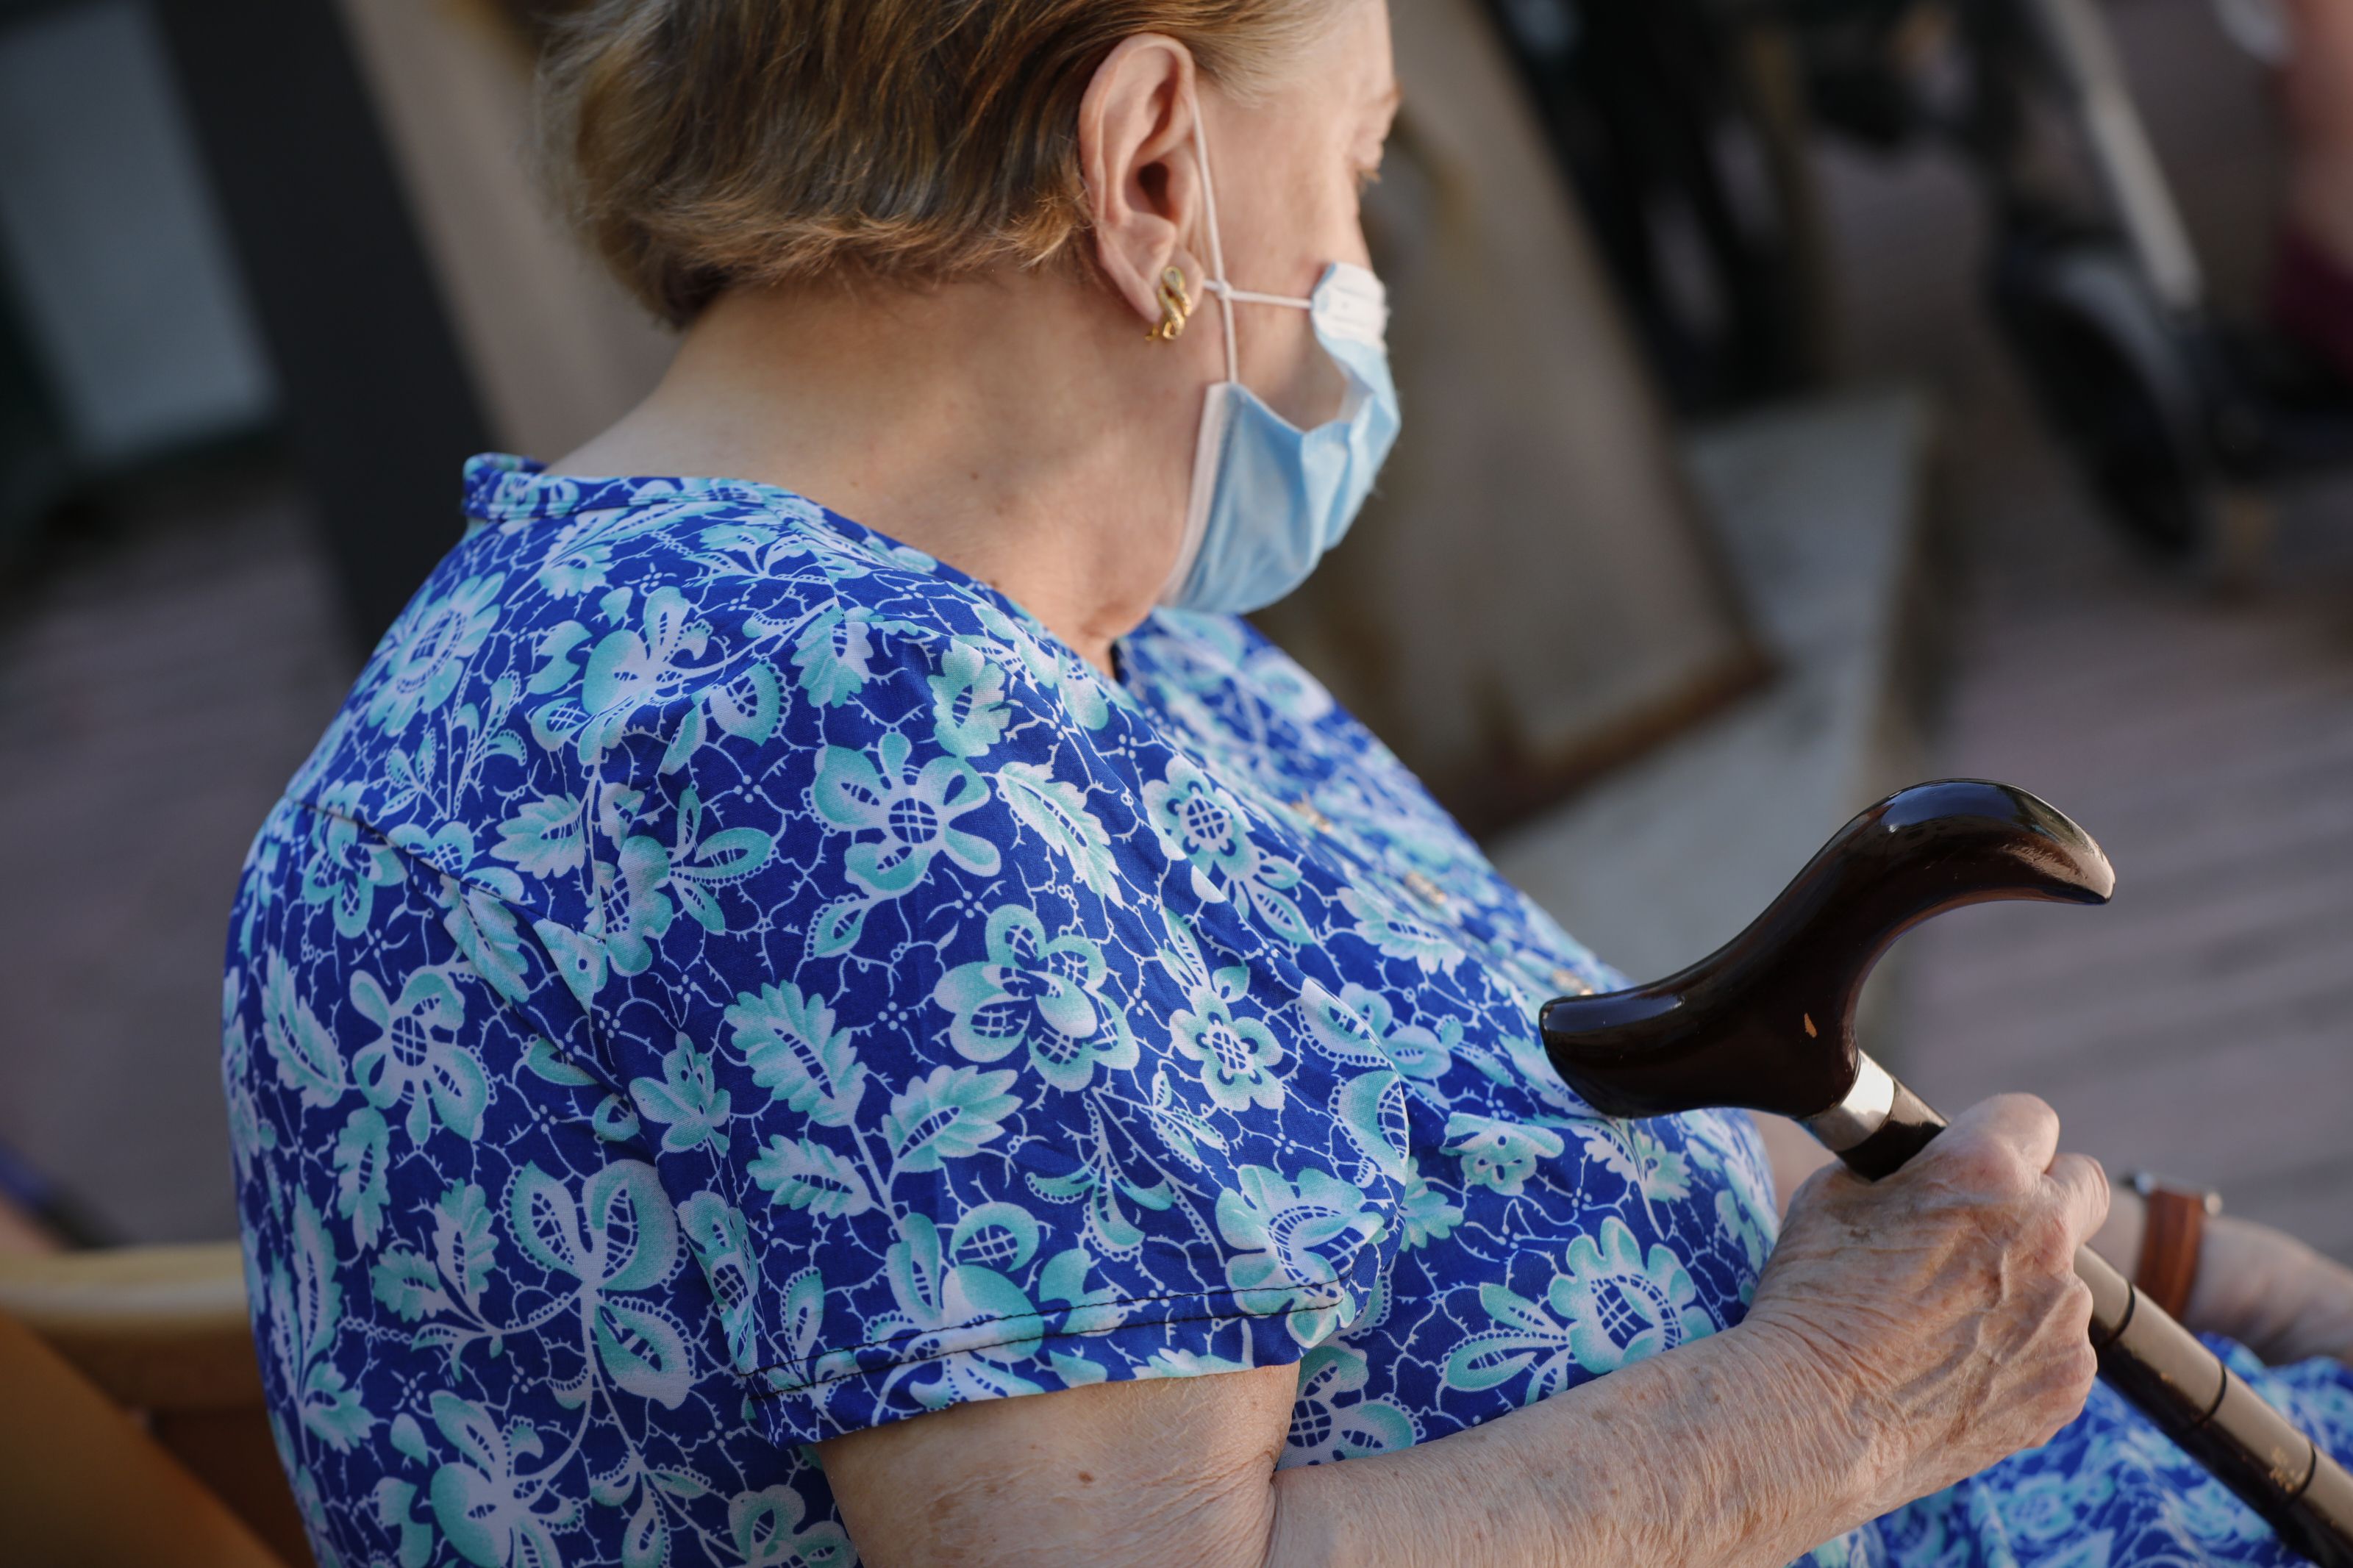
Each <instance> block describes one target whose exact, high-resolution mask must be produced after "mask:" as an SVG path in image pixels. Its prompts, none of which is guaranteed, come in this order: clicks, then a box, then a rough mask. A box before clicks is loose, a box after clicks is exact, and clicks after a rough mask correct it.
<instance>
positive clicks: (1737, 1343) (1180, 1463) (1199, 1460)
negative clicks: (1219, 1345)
mask: <svg viewBox="0 0 2353 1568" xmlns="http://www.w3.org/2000/svg"><path fill="white" fill-rule="evenodd" d="M2057 1135H2058V1122H2057V1119H2056V1118H2055V1117H2054V1116H2052V1114H2051V1111H2050V1110H2049V1108H2048V1107H2046V1106H2043V1105H2042V1103H2041V1102H2040V1101H2038V1100H2026V1099H2022V1098H2017V1097H2010V1098H2005V1099H2002V1100H1990V1101H1988V1102H1987V1103H1986V1104H1984V1105H1981V1106H1978V1107H1977V1108H1975V1109H1973V1110H1970V1111H1969V1112H1968V1113H1967V1114H1966V1115H1964V1116H1963V1117H1962V1118H1961V1119H1960V1120H1959V1121H1956V1122H1955V1123H1954V1125H1953V1129H1952V1131H1950V1132H1948V1133H1947V1134H1946V1135H1945V1136H1943V1137H1941V1138H1939V1139H1937V1140H1936V1143H1935V1144H1934V1145H1933V1146H1932V1148H1931V1149H1930V1150H1929V1152H1927V1153H1925V1154H1923V1155H1922V1156H1921V1157H1920V1158H1919V1159H1917V1160H1915V1162H1914V1163H1912V1165H1911V1166H1909V1167H1907V1168H1906V1169H1905V1171H1904V1172H1902V1173H1899V1174H1898V1175H1896V1176H1894V1177H1892V1178H1890V1179H1889V1180H1887V1181H1885V1182H1882V1183H1879V1184H1875V1185H1873V1184H1866V1183H1863V1182H1861V1181H1858V1180H1856V1179H1855V1178H1853V1177H1852V1176H1850V1175H1848V1174H1847V1173H1844V1172H1843V1171H1828V1172H1824V1173H1821V1174H1820V1175H1818V1176H1816V1177H1814V1178H1813V1179H1812V1180H1811V1181H1810V1182H1809V1183H1808V1184H1807V1185H1806V1187H1805V1189H1804V1190H1803V1191H1802V1192H1801V1193H1800V1194H1799V1197H1798V1199H1797V1202H1796V1203H1795V1204H1794V1205H1792V1208H1791V1213H1790V1219H1789V1224H1788V1227H1787V1229H1786V1230H1785V1231H1784V1233H1783V1236H1782V1239H1781V1243H1780V1245H1779V1247H1777V1249H1776V1250H1775V1253H1774V1256H1773V1258H1772V1261H1771V1263H1770V1265H1769V1266H1768V1267H1767V1270H1766V1275H1765V1279H1764V1280H1763V1282H1762V1283H1761V1284H1760V1286H1759V1287H1758V1290H1757V1300H1756V1304H1755V1306H1754V1307H1753V1308H1752V1310H1751V1311H1750V1314H1749V1317H1748V1319H1747V1321H1745V1322H1744V1323H1742V1324H1741V1325H1739V1326H1738V1327H1736V1328H1734V1329H1731V1330H1729V1331H1725V1332H1724V1333H1721V1334H1717V1335H1714V1336H1712V1337H1710V1338H1707V1339H1704V1340H1700V1341H1697V1342H1693V1343H1690V1344H1686V1345H1683V1346H1681V1347H1679V1348H1677V1349H1675V1350H1673V1351H1671V1352H1667V1353H1665V1354H1662V1355H1660V1356H1657V1357H1655V1358H1653V1359H1651V1360H1650V1361H1646V1362H1642V1363H1638V1364H1636V1365H1634V1366H1631V1367H1629V1368H1626V1369H1625V1370H1623V1371H1621V1372H1618V1373H1612V1374H1610V1375H1609V1376H1608V1377H1604V1378H1600V1379H1598V1380H1596V1381H1594V1382H1591V1383H1588V1384H1583V1385H1581V1386H1579V1387H1577V1388H1575V1389H1572V1390H1570V1391H1568V1392H1567V1393H1566V1394H1560V1395H1557V1396H1556V1397H1554V1398H1552V1399H1548V1400H1546V1401H1543V1402H1541V1403H1539V1404H1536V1405H1531V1406H1529V1407H1527V1408H1526V1409H1524V1410H1520V1411H1517V1412H1515V1413H1514V1414H1512V1415H1507V1416H1504V1417H1503V1418H1501V1419H1499V1420H1496V1421H1493V1422H1490V1423H1488V1424H1487V1425H1485V1426H1479V1427H1476V1428H1472V1429H1471V1430H1468V1431H1464V1432H1459V1433H1456V1434H1454V1435H1452V1436H1447V1437H1443V1438H1440V1439H1438V1440H1436V1441H1433V1442H1430V1443H1425V1444H1421V1445H1419V1446H1417V1447H1412V1448H1409V1449H1406V1450H1404V1451H1402V1452H1398V1453H1394V1454H1386V1455H1382V1456H1379V1457H1377V1458H1364V1459H1353V1460H1349V1461H1347V1462H1346V1463H1344V1464H1339V1465H1333V1466H1326V1467H1320V1468H1305V1469H1294V1470H1285V1471H1282V1472H1280V1473H1277V1472H1275V1470H1274V1468H1273V1466H1274V1461H1275V1458H1276V1456H1277V1454H1278V1453H1279V1452H1280V1451H1281V1447H1282V1438H1283V1434H1284V1432H1285V1430H1286V1428H1287V1426H1288V1425H1289V1422H1290V1418H1291V1410H1292V1404H1293V1396H1294V1394H1295V1384H1294V1373H1293V1369H1290V1368H1287V1367H1271V1368H1266V1369H1262V1370H1260V1371H1256V1372H1249V1373H1231V1374H1227V1375H1221V1376H1214V1377H1200V1378H1192V1379H1183V1380H1176V1381H1169V1382H1143V1383H1128V1384H1109V1385H1104V1386H1100V1387H1095V1388H1089V1389H1079V1390H1071V1391H1069V1392H1066V1393H1059V1394H1043V1395H1038V1396H1033V1397H1030V1398H1024V1399H1013V1400H1003V1401H997V1402H994V1403H988V1404H982V1405H965V1406H961V1407H959V1408H957V1409H954V1410H950V1411H945V1412H943V1413H941V1414H939V1415H926V1416H923V1417H919V1418H917V1419H915V1420H913V1421H907V1422H902V1423H899V1424H897V1425H895V1426H885V1427H879V1428H876V1429H874V1430H872V1431H869V1432H864V1433H860V1434H858V1435H857V1436H850V1437H844V1438H839V1439H836V1440H835V1441H833V1442H830V1443H828V1444H825V1445H823V1446H822V1447H821V1448H820V1453H821V1455H822V1457H823V1458H824V1462H825V1467H826V1473H827V1477H828V1480H829V1481H830V1482H831V1483H832V1486H833V1489H834V1492H835V1495H836V1496H837V1498H839V1500H840V1503H841V1508H842V1512H843V1517H844V1519H845V1521H846V1522H847V1523H848V1525H849V1531H850V1534H851V1536H852V1538H853V1539H854V1540H855V1541H856V1542H857V1543H858V1547H859V1552H860V1555H861V1557H862V1558H863V1559H864V1560H865V1561H866V1562H867V1563H869V1564H870V1565H871V1568H897V1565H899V1564H912V1563H968V1564H993V1563H1025V1564H1054V1563H1098V1562H1116V1563H1187V1564H1206V1565H1226V1564H1230V1565H1233V1568H1277V1565H1280V1568H1289V1565H1291V1564H1295V1563H1296V1564H1304V1563H1331V1562H1349V1563H1359V1564H1366V1565H1368V1568H1375V1565H1378V1564H1384V1563H1398V1564H1420V1563H1430V1562H1445V1561H1464V1560H1475V1561H1478V1562H1481V1563H1493V1564H1498V1565H1506V1568H1508V1565H1513V1564H1539V1563H1542V1564H1594V1565H1597V1568H1599V1565H1601V1564H1609V1565H1612V1568H1614V1565H1617V1564H1622V1563H1677V1564H1683V1565H1686V1568H1705V1565H1708V1564H1721V1565H1724V1568H1778V1564H1781V1563H1787V1562H1788V1561H1789V1560H1790V1559H1791V1558H1793V1557H1796V1556H1798V1555H1799V1554H1801V1553H1802V1552H1805V1551H1807V1550H1808V1549H1809V1548H1810V1547H1812V1546H1814V1545H1816V1544H1818V1543H1819V1542H1822V1541H1824V1540H1827V1539H1829V1538H1830V1537H1831V1536H1833V1535H1836V1534H1837V1533H1839V1532H1840V1531H1843V1530H1845V1529H1848V1528H1850V1527H1852V1526H1853V1525H1855V1524H1858V1523H1861V1522H1862V1521H1865V1520H1868V1519H1871V1518H1873V1517H1875V1516H1877V1515H1878V1514H1880V1513H1883V1512H1884V1511H1886V1510H1888V1509H1891V1508H1894V1507H1895V1506H1897V1505H1899V1504H1901V1503H1903V1502H1905V1501H1907V1500H1910V1499H1912V1498H1915V1497H1918V1496H1922V1495H1925V1494H1926V1493H1927V1492H1930V1491H1934V1490H1936V1489H1939V1488H1941V1487H1944V1486H1947V1485H1949V1484H1951V1483H1952V1482H1953V1481H1955V1480H1957V1479H1960V1478H1962V1477H1963V1476H1966V1475H1969V1474H1973V1473H1974V1472H1975V1471H1977V1470H1978V1469H1980V1468H1984V1467H1985V1466H1986V1465H1988V1464H1990V1463H1991V1462H1993V1461H1994V1460H1995V1459H1998V1458H2001V1457H2002V1456H2004V1455H2006V1454H2008V1453H2010V1452H2012V1451H2014V1450H2015V1449H2017V1448H2020V1447H2025V1446H2028V1445H2030V1444H2033V1443H2039V1442H2042V1441H2043V1440H2045V1439H2047V1438H2048V1437H2049V1436H2051V1435H2052V1433H2053V1432H2055V1431H2056V1430H2057V1429H2058V1428H2059V1427H2060V1426H2063V1424H2064V1423H2065V1422H2066V1421H2068V1420H2070V1419H2072V1418H2073V1415H2074V1414H2075V1413H2076V1411H2077V1410H2079V1409H2080V1408H2081V1407H2082V1405H2083V1401H2084V1395H2085V1394H2086V1393H2087V1392H2088V1390H2089V1388H2090V1386H2091V1379H2092V1375H2093V1356H2092V1352H2091V1347H2090V1343H2089V1341H2088V1339H2087V1338H2086V1334H2085V1331H2086V1328H2087V1325H2088V1323H2089V1320H2090V1311H2091V1307H2090V1299H2089V1293H2088V1292H2087V1291H2085V1290H2084V1288H2083V1287H2082V1286H2081V1285H2080V1284H2078V1283H2077V1282H2076V1280H2075V1279H2074V1276H2073V1271H2072V1267H2071V1264H2072V1259H2073V1252H2074V1248H2075V1247H2076V1245H2077V1243H2078V1242H2079V1241H2080V1240H2081V1239H2082V1238H2083V1237H2084V1236H2085V1235H2087V1234H2089V1233H2090V1231H2091V1230H2092V1229H2093V1228H2094V1226H2097V1224H2098V1223H2099V1221H2100V1219H2101V1217H2102V1215H2104V1214H2105V1208H2106V1182H2105V1177H2103V1176H2102V1174H2101V1173H2100V1171H2099V1168H2098V1167H2097V1166H2096V1165H2094V1164H2093V1163H2091V1162H2089V1161H2086V1160H2084V1159H2082V1158H2080V1157H2079V1156H2074V1155H2064V1156H2059V1157H2057V1158H2056V1159H2054V1158H2053V1150H2054V1148H2055V1144H2056V1140H2057Z"/></svg>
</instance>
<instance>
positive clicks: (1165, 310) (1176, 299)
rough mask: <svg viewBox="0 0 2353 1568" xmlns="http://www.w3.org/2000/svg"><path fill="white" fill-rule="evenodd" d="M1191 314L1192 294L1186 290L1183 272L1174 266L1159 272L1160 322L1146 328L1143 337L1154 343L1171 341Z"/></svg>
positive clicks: (1179, 332) (1175, 338)
mask: <svg viewBox="0 0 2353 1568" xmlns="http://www.w3.org/2000/svg"><path fill="white" fill-rule="evenodd" d="M1192 316H1193V296H1192V295H1191V294H1189V293H1187V291H1186V289H1185V274H1184V273H1182V272H1180V271H1178V270H1177V269H1176V268H1174V267H1170V268H1165V269H1164V270H1163V271H1162V272H1161V274H1160V324H1159V325H1157V326H1155V327H1149V328H1146V329H1145V333H1144V335H1145V338H1146V339H1148V340H1150V341H1151V342H1155V343H1173V342H1176V340H1177V339H1178V338H1180V337H1182V336H1183V335H1184V332H1185V323H1186V322H1187V321H1190V320H1191V319H1192Z"/></svg>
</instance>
